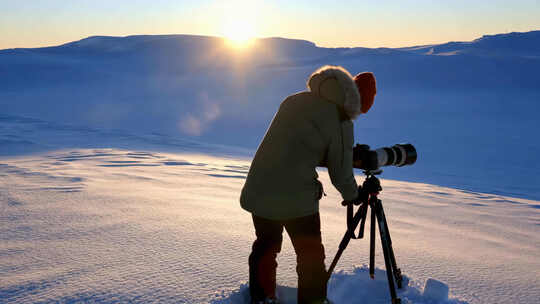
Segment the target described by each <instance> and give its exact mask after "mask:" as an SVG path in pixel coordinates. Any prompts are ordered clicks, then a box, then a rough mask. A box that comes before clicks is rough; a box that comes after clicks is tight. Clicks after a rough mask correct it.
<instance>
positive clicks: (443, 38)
mask: <svg viewBox="0 0 540 304" xmlns="http://www.w3.org/2000/svg"><path fill="white" fill-rule="evenodd" d="M530 30H540V0H520V1H517V0H516V1H507V0H489V1H484V0H478V1H474V0H468V1H465V0H452V1H429V0H401V1H397V0H394V1H390V0H378V1H374V0H365V1H358V0H357V1H315V0H312V1H308V0H295V1H290V0H276V1H260V0H252V1H245V0H232V1H207V0H185V1H178V0H177V1H173V0H152V1H143V0H129V1H128V0H77V1H68V0H28V1H21V0H0V49H6V48H15V47H39V46H51V45H59V44H62V43H66V42H70V41H74V40H79V39H82V38H85V37H88V36H93V35H107V36H127V35H136V34H195V35H209V36H230V35H243V36H254V37H277V36H279V37H286V38H296V39H305V40H309V41H312V42H315V43H316V44H317V45H319V46H325V47H354V46H363V47H400V46H412V45H422V44H432V43H442V42H448V41H470V40H473V39H476V38H479V37H481V36H482V35H485V34H497V33H507V32H514V31H516V32H525V31H530ZM240 32H241V33H240Z"/></svg>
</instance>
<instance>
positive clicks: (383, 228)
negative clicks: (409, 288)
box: [328, 170, 403, 304]
mask: <svg viewBox="0 0 540 304" xmlns="http://www.w3.org/2000/svg"><path fill="white" fill-rule="evenodd" d="M380 173H382V170H377V171H369V170H367V171H364V174H365V175H366V180H365V181H364V183H363V184H362V193H364V195H361V199H360V200H359V201H357V202H343V203H342V204H343V205H346V206H347V231H346V232H345V235H344V236H343V239H342V240H341V243H340V244H339V250H338V252H337V253H336V256H335V257H334V260H333V261H332V264H331V265H330V268H329V269H328V279H330V276H331V275H332V272H333V271H334V268H335V267H336V264H337V262H338V260H339V258H340V257H341V255H342V254H343V251H345V248H347V245H348V244H349V241H350V240H351V239H361V238H363V237H364V227H365V224H366V217H367V209H368V207H370V208H371V224H370V227H371V231H370V243H369V276H370V277H371V278H372V279H373V278H375V218H377V223H378V224H379V232H380V235H381V244H382V249H383V254H384V264H385V266H386V275H387V277H388V287H389V288H390V296H391V297H392V304H399V303H401V300H400V299H399V298H398V297H397V295H396V288H395V286H394V279H395V280H396V283H397V287H398V288H401V287H402V281H403V278H402V276H401V270H400V269H399V268H398V267H397V265H396V257H395V256H394V249H393V248H392V240H391V239H390V231H389V229H388V224H387V222H386V216H385V215H384V210H383V206H382V201H381V200H380V199H379V198H378V197H377V195H378V194H379V192H380V191H382V187H381V183H380V181H379V179H378V178H377V177H376V176H375V175H378V174H380ZM353 204H354V205H360V207H359V208H358V210H357V211H356V214H354V216H353ZM359 223H360V229H359V231H358V237H357V236H355V234H354V230H355V229H356V227H357V226H358V224H359Z"/></svg>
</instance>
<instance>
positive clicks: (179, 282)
mask: <svg viewBox="0 0 540 304" xmlns="http://www.w3.org/2000/svg"><path fill="white" fill-rule="evenodd" d="M248 166H249V159H248V158H243V157H231V156H215V155H208V154H201V153H193V152H178V153H160V152H153V151H140V150H123V149H69V150H62V151H56V152H50V153H46V154H42V155H33V156H22V157H4V158H3V159H1V161H0V208H1V209H0V210H1V215H0V216H1V217H0V219H1V221H0V223H1V225H0V235H1V239H2V242H0V272H1V273H2V279H1V284H0V302H2V303H34V302H42V303H53V302H54V303H56V302H61V303H76V302H98V303H117V302H137V303H148V302H164V303H246V297H247V290H246V285H245V283H246V280H247V257H248V255H249V251H250V245H251V242H252V241H253V239H254V233H253V228H252V224H251V218H250V216H249V214H248V213H246V212H244V211H243V210H241V208H240V207H239V203H238V195H239V192H240V189H241V186H242V184H243V182H244V177H245V175H246V172H247V170H248ZM403 170H406V168H403ZM320 175H321V179H322V181H323V183H324V184H325V189H326V191H327V193H328V196H327V197H325V198H324V199H323V200H322V201H321V216H322V231H323V238H324V244H325V247H326V252H327V264H328V263H329V262H330V261H331V259H332V258H333V255H334V253H335V252H336V250H337V245H338V243H339V241H340V239H341V237H342V236H343V232H344V229H345V210H344V209H343V208H342V207H340V204H339V202H340V200H339V197H338V194H337V193H336V191H335V190H334V189H333V188H332V187H331V185H330V183H329V179H328V177H327V174H326V173H325V172H321V174H320ZM357 178H358V180H359V181H361V180H362V177H361V176H358V177H357ZM382 185H383V188H384V190H383V192H382V194H381V198H382V199H383V203H384V205H385V210H386V214H387V217H388V221H389V226H390V231H391V233H392V240H393V243H394V249H395V252H396V256H397V262H398V266H399V267H401V268H402V270H403V272H404V274H405V275H406V276H407V280H408V286H407V287H406V288H405V289H404V290H403V291H400V293H399V295H400V296H401V297H402V299H403V300H405V299H407V300H408V301H409V302H407V301H405V303H531V304H532V303H537V301H538V298H540V281H539V278H540V273H539V271H540V260H539V259H538V256H540V246H539V244H540V236H539V235H540V234H539V232H540V202H538V201H531V200H525V199H517V198H511V197H504V196H498V195H490V194H482V193H475V192H467V191H460V190H455V189H450V188H444V187H439V186H433V185H428V184H421V183H409V182H400V181H393V180H386V179H383V180H382ZM368 247H369V245H368V242H367V240H361V241H353V242H351V244H350V245H349V247H348V248H347V250H346V251H345V254H344V256H343V257H342V259H341V260H340V263H339V264H338V267H337V270H338V272H337V273H336V274H334V276H333V278H332V281H331V283H330V285H329V295H330V298H331V299H333V300H335V301H336V303H389V294H388V290H387V283H386V276H385V274H384V270H383V269H384V262H383V259H382V254H381V250H380V248H377V249H378V251H377V257H376V263H377V267H378V272H377V274H376V280H375V281H371V280H370V279H369V276H368V273H367V270H366V268H365V266H363V265H364V264H366V263H367V262H368ZM278 263H279V267H278V284H279V285H280V288H279V293H280V295H281V296H282V297H283V298H284V299H286V301H285V303H294V294H295V289H294V288H295V286H296V274H295V271H294V269H295V256H294V251H293V249H292V246H291V244H290V242H289V241H288V239H287V238H285V242H284V248H283V251H282V253H281V254H280V257H279V260H278ZM429 278H433V279H436V280H438V281H441V282H444V284H447V285H448V286H449V289H450V300H449V301H448V302H445V301H443V300H441V298H437V297H439V296H438V295H436V296H435V299H433V298H429V297H428V296H427V295H424V294H423V287H424V284H425V282H426V280H428V279H429ZM428 293H429V292H428ZM435 294H436V293H435ZM443 296H444V295H443ZM291 298H292V300H291ZM287 299H288V300H287Z"/></svg>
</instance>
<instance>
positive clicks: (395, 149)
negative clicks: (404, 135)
mask: <svg viewBox="0 0 540 304" xmlns="http://www.w3.org/2000/svg"><path fill="white" fill-rule="evenodd" d="M375 152H376V153H377V160H378V163H379V167H383V166H397V167H403V166H407V165H412V164H414V163H415V162H416V157H417V155H416V149H415V148H414V146H413V145H411V144H397V145H393V146H392V147H383V148H379V149H377V150H375Z"/></svg>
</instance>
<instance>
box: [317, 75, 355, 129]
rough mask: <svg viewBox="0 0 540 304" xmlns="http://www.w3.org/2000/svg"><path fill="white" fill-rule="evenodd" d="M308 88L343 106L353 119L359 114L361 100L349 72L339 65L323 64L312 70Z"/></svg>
mask: <svg viewBox="0 0 540 304" xmlns="http://www.w3.org/2000/svg"><path fill="white" fill-rule="evenodd" d="M307 87H308V89H309V90H310V91H311V92H312V93H314V94H317V95H319V96H321V97H323V98H325V99H327V100H329V101H331V102H333V103H335V104H337V105H339V106H341V107H342V108H343V110H344V111H345V114H346V115H347V116H348V117H349V118H350V119H351V120H354V119H355V118H356V117H358V115H360V114H361V113H362V112H361V107H362V100H361V97H360V92H358V88H357V87H356V84H355V82H354V79H353V77H352V76H351V74H350V73H349V72H348V71H347V70H345V69H344V68H343V67H340V66H331V65H327V66H323V67H321V68H319V69H318V70H316V71H315V72H313V74H311V76H310V77H309V79H308V81H307Z"/></svg>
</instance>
